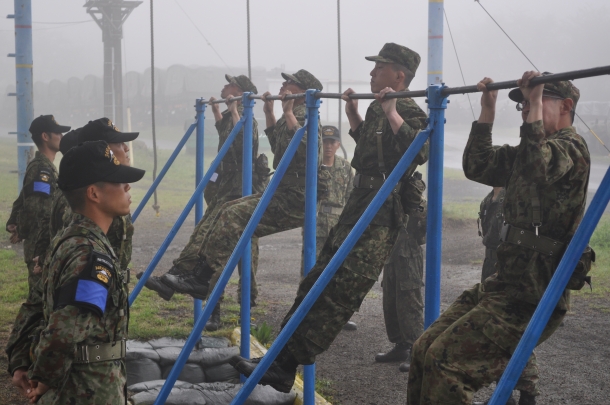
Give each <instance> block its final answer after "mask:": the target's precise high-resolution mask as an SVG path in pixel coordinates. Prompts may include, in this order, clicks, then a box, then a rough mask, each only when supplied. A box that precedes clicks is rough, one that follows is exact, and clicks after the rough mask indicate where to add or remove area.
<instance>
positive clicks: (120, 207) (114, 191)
mask: <svg viewBox="0 0 610 405" xmlns="http://www.w3.org/2000/svg"><path fill="white" fill-rule="evenodd" d="M96 187H97V186H96ZM98 190H99V191H98V192H99V194H100V196H101V198H100V209H101V210H102V211H104V212H105V213H107V214H108V215H110V216H112V217H117V216H123V215H127V214H129V206H130V205H131V194H129V190H131V186H130V185H129V184H127V183H103V186H102V187H99V188H98Z"/></svg>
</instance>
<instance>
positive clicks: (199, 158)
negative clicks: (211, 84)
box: [193, 98, 206, 319]
mask: <svg viewBox="0 0 610 405" xmlns="http://www.w3.org/2000/svg"><path fill="white" fill-rule="evenodd" d="M205 107H206V104H205V103H204V100H203V99H202V98H200V99H197V100H195V111H196V112H197V115H196V118H197V138H196V143H195V156H196V157H195V187H197V185H198V184H199V183H200V182H201V179H202V178H203V167H204V155H205V153H204V134H205V125H204V123H205ZM203 209H204V208H203V193H201V194H200V195H199V196H197V200H196V202H195V227H197V224H198V223H199V221H201V218H203ZM201 304H202V302H201V300H198V299H196V298H195V299H194V300H193V311H194V314H193V316H194V317H195V319H197V318H198V317H199V315H201Z"/></svg>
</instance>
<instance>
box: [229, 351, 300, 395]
mask: <svg viewBox="0 0 610 405" xmlns="http://www.w3.org/2000/svg"><path fill="white" fill-rule="evenodd" d="M235 357H237V356H235ZM235 357H233V358H232V359H231V360H229V363H230V364H231V365H232V366H233V367H234V368H235V369H236V370H237V371H239V373H240V374H243V375H244V376H246V378H250V373H245V372H243V370H242V369H241V367H239V363H241V361H242V360H241V359H239V362H237V364H235V365H233V364H232V363H233V361H234V359H235ZM235 360H238V359H235ZM243 360H245V361H248V360H247V359H243ZM258 383H259V384H260V385H268V386H270V387H271V388H273V389H274V390H276V391H279V392H283V393H284V394H288V393H290V391H292V386H293V385H294V382H293V383H292V384H291V385H288V384H282V383H277V382H268V381H265V380H264V376H263V379H261V380H260V381H259V382H258Z"/></svg>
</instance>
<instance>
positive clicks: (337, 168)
mask: <svg viewBox="0 0 610 405" xmlns="http://www.w3.org/2000/svg"><path fill="white" fill-rule="evenodd" d="M320 170H325V171H327V172H328V173H329V174H330V179H329V180H328V181H329V184H328V190H327V192H326V193H325V194H324V197H323V199H321V200H320V201H318V208H317V216H316V221H317V222H316V257H318V255H319V254H320V251H322V246H324V242H326V238H328V235H329V234H330V230H331V229H332V228H333V226H335V225H336V224H337V222H339V215H341V212H342V211H343V207H344V206H345V203H346V202H347V199H348V198H349V195H350V193H351V191H352V188H353V187H354V184H353V182H354V173H353V171H352V167H351V166H350V164H349V162H348V161H347V160H345V159H343V158H342V157H340V156H337V155H335V162H334V163H333V165H332V166H320ZM301 275H303V260H301Z"/></svg>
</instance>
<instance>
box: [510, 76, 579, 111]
mask: <svg viewBox="0 0 610 405" xmlns="http://www.w3.org/2000/svg"><path fill="white" fill-rule="evenodd" d="M550 74H551V73H550V72H544V73H542V75H543V76H546V75H550ZM544 91H546V92H549V93H553V94H556V95H558V96H560V97H563V98H569V99H572V101H574V109H576V104H577V103H578V100H579V99H580V90H578V88H577V87H576V86H574V85H573V84H572V82H571V81H569V80H563V81H560V82H551V83H545V84H544ZM508 97H509V98H510V99H511V100H513V101H515V102H517V103H520V102H522V101H523V93H522V92H521V89H519V88H516V89H512V90H511V91H510V92H509V93H508Z"/></svg>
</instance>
